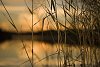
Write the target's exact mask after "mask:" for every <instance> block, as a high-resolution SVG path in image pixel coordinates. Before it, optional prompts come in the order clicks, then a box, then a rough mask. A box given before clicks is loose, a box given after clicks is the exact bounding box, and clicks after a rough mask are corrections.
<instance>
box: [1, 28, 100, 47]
mask: <svg viewBox="0 0 100 67" xmlns="http://www.w3.org/2000/svg"><path fill="white" fill-rule="evenodd" d="M78 31H79V32H80V33H84V32H88V37H85V38H86V39H85V40H86V41H85V42H86V45H89V46H97V47H98V46H99V44H100V42H99V39H100V38H98V37H100V35H98V34H97V32H98V30H76V29H69V30H66V31H65V30H59V32H60V43H65V42H64V41H65V40H64V38H65V35H66V43H65V44H69V45H79V44H80V38H79V35H80V34H79V33H78ZM65 32H66V34H65ZM99 32H100V31H99ZM33 35H34V37H33V40H36V41H42V42H46V43H50V44H55V43H57V40H58V38H57V36H58V33H57V31H56V30H47V31H39V32H33ZM85 35H87V34H86V33H84V34H82V36H81V44H84V42H83V41H84V40H83V38H84V36H85ZM31 36H32V34H31V32H20V33H16V32H7V31H3V30H1V29H0V42H2V41H5V40H13V39H22V40H31ZM92 38H93V39H94V40H92ZM93 41H94V45H93V44H92V45H91V43H92V42H93ZM99 47H100V46H99Z"/></svg>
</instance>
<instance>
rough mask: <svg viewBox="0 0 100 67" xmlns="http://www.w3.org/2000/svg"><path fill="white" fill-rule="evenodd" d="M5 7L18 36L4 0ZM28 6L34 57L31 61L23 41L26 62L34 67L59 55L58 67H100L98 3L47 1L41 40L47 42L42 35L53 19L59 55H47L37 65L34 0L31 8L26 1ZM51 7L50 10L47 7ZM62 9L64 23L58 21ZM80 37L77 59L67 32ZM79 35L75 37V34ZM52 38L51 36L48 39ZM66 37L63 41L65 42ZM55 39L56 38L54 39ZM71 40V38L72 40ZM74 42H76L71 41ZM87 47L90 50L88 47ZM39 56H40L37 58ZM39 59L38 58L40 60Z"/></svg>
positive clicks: (87, 1)
mask: <svg viewBox="0 0 100 67" xmlns="http://www.w3.org/2000/svg"><path fill="white" fill-rule="evenodd" d="M0 2H1V4H2V6H3V7H4V9H5V11H6V13H7V15H8V16H9V18H7V19H8V21H9V22H10V24H11V25H12V26H13V27H14V29H16V31H17V33H18V32H19V31H18V29H17V27H16V25H15V24H14V21H13V19H12V18H11V15H10V13H9V12H8V10H7V9H6V6H5V4H4V3H3V1H2V0H0ZM24 2H25V5H26V7H27V9H28V10H29V12H30V14H31V15H32V20H31V22H32V26H31V32H32V57H31V58H30V57H29V54H28V52H27V50H26V47H25V44H24V41H23V40H21V42H22V45H23V47H24V49H25V52H26V55H27V57H28V60H26V61H25V62H24V63H22V64H25V63H26V62H28V61H29V62H30V63H31V66H32V67H34V66H35V64H37V63H38V62H42V60H44V59H48V57H51V56H53V55H57V57H56V59H57V67H71V66H72V67H77V64H76V62H79V66H80V67H99V66H100V58H99V57H100V54H98V52H99V48H97V47H96V45H97V46H99V44H100V38H99V37H100V28H99V27H100V20H99V18H100V13H99V12H100V9H99V7H100V1H99V0H60V4H59V3H58V0H46V2H47V5H44V4H41V6H42V7H43V9H44V10H45V12H46V14H47V15H46V16H45V17H43V18H42V29H41V31H42V34H41V35H42V38H44V35H43V31H44V30H43V29H44V24H45V23H46V22H45V19H49V18H50V19H51V20H52V23H54V24H55V26H56V30H57V38H58V39H57V45H56V49H57V51H56V53H54V54H51V55H48V54H47V53H46V57H44V58H42V59H39V61H38V62H35V60H34V44H33V43H34V41H33V37H34V35H33V32H34V24H33V23H34V20H33V12H34V9H33V2H34V1H33V0H32V1H31V2H32V3H31V8H30V7H29V6H28V5H27V1H26V0H24ZM48 6H49V7H48ZM59 8H60V9H61V10H62V11H63V12H62V13H63V18H64V22H61V21H59V15H58V13H59V11H58V9H59ZM68 24H69V25H70V27H67V25H68ZM61 28H63V29H64V35H62V34H61V32H60V30H61ZM71 29H73V30H74V31H76V32H77V34H78V37H77V38H78V39H79V44H78V45H77V46H76V48H77V49H78V50H79V53H80V54H79V55H77V56H74V54H73V53H74V48H73V47H70V46H69V45H65V44H66V40H67V38H69V36H68V35H67V33H68V32H67V31H69V32H70V33H75V32H74V31H73V30H71ZM75 34H76V33H75ZM48 36H49V35H48ZM62 37H64V39H63V38H62ZM52 38H54V37H52ZM69 39H71V38H69ZM62 40H64V44H61V45H60V43H62ZM72 42H73V41H72ZM87 44H88V45H89V46H87ZM36 56H37V55H36ZM37 57H38V56H37Z"/></svg>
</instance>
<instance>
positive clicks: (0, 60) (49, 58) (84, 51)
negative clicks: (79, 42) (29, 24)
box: [0, 40, 100, 67]
mask: <svg viewBox="0 0 100 67" xmlns="http://www.w3.org/2000/svg"><path fill="white" fill-rule="evenodd" d="M24 44H25V47H26V49H27V52H28V55H29V57H30V58H31V56H32V55H31V54H32V53H31V41H24ZM33 44H34V66H35V67H58V64H59V63H60V64H61V66H64V65H65V62H67V65H70V66H71V65H72V67H75V66H76V67H81V64H82V63H83V64H84V63H85V64H86V66H90V67H91V66H93V65H96V64H99V62H100V54H99V52H100V49H99V48H96V47H91V48H90V47H87V46H86V47H85V46H69V45H63V44H54V45H51V44H49V43H44V42H38V41H34V42H33ZM58 62H59V63H58ZM65 66H66V65H65ZM0 67H31V64H30V62H29V61H28V57H27V54H26V52H25V50H24V47H23V45H22V42H21V41H20V40H11V41H5V42H3V43H1V44H0Z"/></svg>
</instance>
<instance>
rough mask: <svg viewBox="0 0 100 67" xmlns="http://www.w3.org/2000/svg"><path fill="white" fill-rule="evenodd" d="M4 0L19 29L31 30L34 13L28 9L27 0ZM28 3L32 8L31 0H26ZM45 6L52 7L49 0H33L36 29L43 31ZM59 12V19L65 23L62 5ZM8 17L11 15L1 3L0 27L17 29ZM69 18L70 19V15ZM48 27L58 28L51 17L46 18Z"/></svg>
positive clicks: (45, 28) (45, 24)
mask: <svg viewBox="0 0 100 67" xmlns="http://www.w3.org/2000/svg"><path fill="white" fill-rule="evenodd" d="M2 1H3V3H4V5H5V6H6V8H7V10H8V12H9V13H10V16H11V17H12V19H13V21H14V24H15V25H16V27H17V29H18V31H20V32H27V31H31V27H32V15H31V14H30V12H29V10H28V9H27V6H26V5H25V1H24V0H2ZM48 1H50V0H48ZM61 1H62V0H57V4H59V5H60V4H62V2H61ZM26 3H27V5H28V6H29V8H30V9H31V4H32V3H31V0H26ZM49 4H50V3H49ZM44 6H46V7H47V8H48V9H50V6H49V5H48V2H47V0H33V10H34V13H33V25H34V27H33V28H34V31H41V29H42V21H43V18H45V17H46V16H47V13H46V11H45V9H46V8H44ZM57 12H58V13H57V14H58V20H59V21H60V22H61V23H62V24H63V23H64V20H65V19H64V11H63V10H62V7H60V6H58V7H57ZM4 15H5V16H4ZM7 18H9V17H8V15H7V13H6V11H5V9H4V7H3V6H2V4H1V3H0V28H1V29H4V30H7V31H15V29H14V27H13V26H12V25H11V24H10V23H9V22H8V20H7ZM67 18H68V19H69V20H70V18H69V17H67ZM67 26H70V25H69V24H67ZM48 29H56V25H55V23H54V22H53V20H52V19H51V17H49V18H48V19H45V23H44V30H48ZM61 29H62V27H61Z"/></svg>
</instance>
